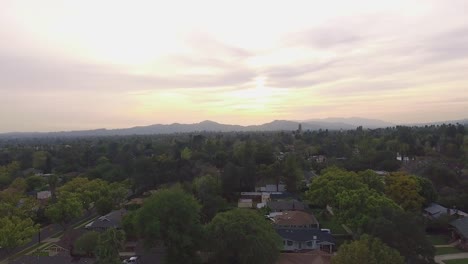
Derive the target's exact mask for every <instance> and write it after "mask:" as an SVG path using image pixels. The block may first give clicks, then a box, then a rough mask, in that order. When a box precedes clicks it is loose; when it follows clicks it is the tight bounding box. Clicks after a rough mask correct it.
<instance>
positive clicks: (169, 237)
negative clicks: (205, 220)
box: [135, 186, 202, 263]
mask: <svg viewBox="0 0 468 264" xmlns="http://www.w3.org/2000/svg"><path fill="white" fill-rule="evenodd" d="M200 208H201V206H200V204H199V203H198V202H197V200H196V199H195V198H194V197H193V196H191V195H190V194H188V193H186V192H184V191H183V190H182V188H181V187H180V186H175V187H172V188H171V189H164V190H160V191H158V192H157V193H156V194H154V195H153V196H151V197H150V198H148V199H147V200H146V201H145V203H144V204H143V206H142V207H141V208H140V209H139V210H138V213H137V216H136V221H135V223H136V226H137V229H138V233H139V235H140V236H141V237H143V238H144V241H145V244H146V245H147V246H152V245H155V244H157V243H158V241H159V240H162V241H163V242H164V245H165V246H166V248H167V255H166V261H167V263H194V259H196V254H195V251H196V249H197V247H198V245H199V241H200V237H201V230H202V226H201V224H200Z"/></svg>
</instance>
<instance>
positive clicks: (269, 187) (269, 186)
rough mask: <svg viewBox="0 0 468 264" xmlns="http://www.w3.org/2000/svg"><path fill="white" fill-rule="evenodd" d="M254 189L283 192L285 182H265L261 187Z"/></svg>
mask: <svg viewBox="0 0 468 264" xmlns="http://www.w3.org/2000/svg"><path fill="white" fill-rule="evenodd" d="M255 190H256V191H257V192H284V191H286V185H285V184H278V185H276V184H267V185H265V186H262V187H256V188H255Z"/></svg>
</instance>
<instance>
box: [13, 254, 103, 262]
mask: <svg viewBox="0 0 468 264" xmlns="http://www.w3.org/2000/svg"><path fill="white" fill-rule="evenodd" d="M94 261H95V260H94V259H90V258H80V259H74V258H72V257H70V256H30V255H25V256H21V257H20V258H18V259H16V260H13V261H11V262H10V264H91V263H94Z"/></svg>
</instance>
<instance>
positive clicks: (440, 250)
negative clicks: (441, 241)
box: [436, 247, 463, 256]
mask: <svg viewBox="0 0 468 264" xmlns="http://www.w3.org/2000/svg"><path fill="white" fill-rule="evenodd" d="M456 253H463V251H461V250H460V249H458V248H456V247H441V248H436V256H437V255H446V254H456Z"/></svg>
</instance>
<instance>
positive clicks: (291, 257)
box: [276, 250, 332, 264]
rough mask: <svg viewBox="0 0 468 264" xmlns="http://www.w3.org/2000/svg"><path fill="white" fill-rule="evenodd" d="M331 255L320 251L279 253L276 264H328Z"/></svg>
mask: <svg viewBox="0 0 468 264" xmlns="http://www.w3.org/2000/svg"><path fill="white" fill-rule="evenodd" d="M331 258H332V254H329V253H326V252H323V251H321V250H314V251H311V252H307V253H281V254H280V256H279V258H278V260H277V261H276V264H330V263H331Z"/></svg>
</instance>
